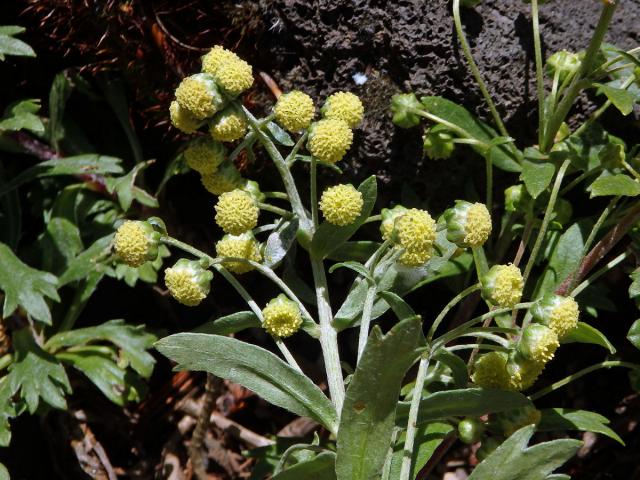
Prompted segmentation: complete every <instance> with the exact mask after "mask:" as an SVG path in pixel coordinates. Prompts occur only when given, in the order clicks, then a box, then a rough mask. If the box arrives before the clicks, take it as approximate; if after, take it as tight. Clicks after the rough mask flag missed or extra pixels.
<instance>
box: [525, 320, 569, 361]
mask: <svg viewBox="0 0 640 480" xmlns="http://www.w3.org/2000/svg"><path fill="white" fill-rule="evenodd" d="M559 346H560V342H558V335H557V334H556V332H554V331H553V330H551V329H550V328H549V327H547V326H545V325H540V324H539V323H532V324H531V325H528V326H527V328H525V329H524V330H523V332H522V337H521V338H520V342H519V343H518V352H519V353H520V354H522V356H523V357H524V358H526V359H528V360H532V361H534V362H536V363H541V364H543V365H544V364H546V363H547V362H548V361H549V360H551V359H552V358H553V355H554V354H555V352H556V349H557V348H558V347H559Z"/></svg>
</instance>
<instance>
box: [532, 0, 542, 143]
mask: <svg viewBox="0 0 640 480" xmlns="http://www.w3.org/2000/svg"><path fill="white" fill-rule="evenodd" d="M531 17H532V19H533V48H534V51H535V57H536V90H537V91H538V143H540V144H541V143H542V141H543V138H544V123H545V108H544V77H543V75H542V47H541V46H540V18H539V15H538V0H531Z"/></svg>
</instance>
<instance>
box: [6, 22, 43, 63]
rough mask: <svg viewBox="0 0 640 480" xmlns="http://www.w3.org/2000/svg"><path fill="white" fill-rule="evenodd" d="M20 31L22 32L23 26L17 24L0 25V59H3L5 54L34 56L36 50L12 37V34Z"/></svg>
mask: <svg viewBox="0 0 640 480" xmlns="http://www.w3.org/2000/svg"><path fill="white" fill-rule="evenodd" d="M22 32H24V28H23V27H19V26H17V25H5V26H2V27H0V60H4V57H5V55H13V56H15V57H35V56H36V52H34V51H33V48H31V47H30V46H29V45H28V44H26V43H25V42H23V41H22V40H18V39H17V38H13V36H14V35H17V34H19V33H22Z"/></svg>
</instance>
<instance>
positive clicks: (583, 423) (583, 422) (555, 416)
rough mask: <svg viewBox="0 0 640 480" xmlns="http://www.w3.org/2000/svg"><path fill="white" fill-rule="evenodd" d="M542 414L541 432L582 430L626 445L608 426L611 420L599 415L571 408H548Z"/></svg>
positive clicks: (539, 428) (539, 427) (539, 426)
mask: <svg viewBox="0 0 640 480" xmlns="http://www.w3.org/2000/svg"><path fill="white" fill-rule="evenodd" d="M540 412H541V413H542V418H541V420H540V423H539V425H538V428H537V430H538V431H539V432H546V431H562V432H564V431H567V430H580V431H582V432H593V433H601V434H602V435H605V436H607V437H609V438H613V439H614V440H615V441H616V442H619V443H621V444H622V445H624V442H623V441H622V439H621V438H620V436H619V435H618V434H617V433H616V432H614V431H613V430H611V428H609V427H608V426H607V424H608V423H609V419H608V418H607V417H604V416H602V415H600V414H599V413H595V412H589V411H587V410H574V409H571V408H548V409H544V410H541V411H540Z"/></svg>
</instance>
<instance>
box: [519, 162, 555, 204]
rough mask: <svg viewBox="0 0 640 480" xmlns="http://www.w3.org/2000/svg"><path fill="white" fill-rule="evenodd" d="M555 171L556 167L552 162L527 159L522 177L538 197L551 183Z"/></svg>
mask: <svg viewBox="0 0 640 480" xmlns="http://www.w3.org/2000/svg"><path fill="white" fill-rule="evenodd" d="M555 171H556V167H555V166H554V165H553V164H552V163H536V162H532V161H530V160H526V159H525V160H524V162H523V163H522V173H521V174H520V179H521V180H522V181H523V182H524V184H525V186H526V187H527V190H528V191H529V193H530V194H531V196H532V197H533V198H538V196H539V195H540V194H541V193H542V192H544V191H545V190H546V189H547V187H548V186H549V184H550V183H551V180H552V179H553V175H554V173H555Z"/></svg>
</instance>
